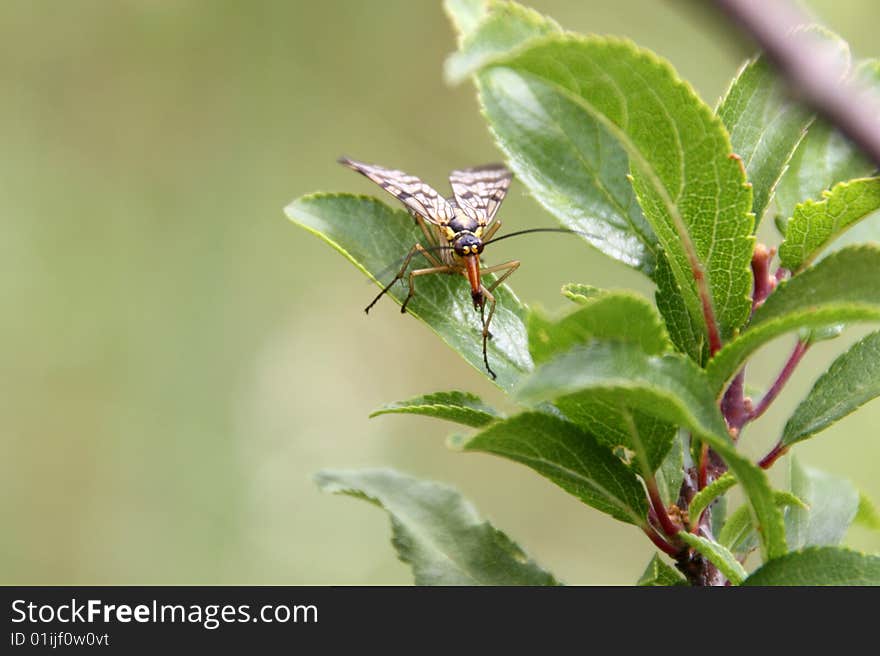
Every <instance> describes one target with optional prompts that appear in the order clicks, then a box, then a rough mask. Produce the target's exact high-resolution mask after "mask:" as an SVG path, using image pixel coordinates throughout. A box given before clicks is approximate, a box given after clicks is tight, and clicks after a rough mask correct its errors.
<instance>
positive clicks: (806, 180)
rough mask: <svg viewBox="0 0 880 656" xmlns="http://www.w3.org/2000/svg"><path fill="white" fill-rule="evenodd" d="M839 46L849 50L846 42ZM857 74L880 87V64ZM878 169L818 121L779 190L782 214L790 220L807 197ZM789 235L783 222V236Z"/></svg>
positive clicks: (864, 67) (868, 65)
mask: <svg viewBox="0 0 880 656" xmlns="http://www.w3.org/2000/svg"><path fill="white" fill-rule="evenodd" d="M840 43H841V47H842V48H847V50H848V46H846V44H845V42H843V41H841V42H840ZM847 56H848V53H847ZM854 75H855V76H856V77H857V78H859V79H861V80H863V81H865V82H866V83H868V84H872V85H875V86H876V87H877V88H880V62H878V61H866V62H863V63H862V64H860V65H859V66H858V67H857V68H856V70H855V72H854ZM876 168H877V167H876V165H874V164H873V163H872V162H871V161H870V160H869V159H867V158H866V157H865V156H864V155H862V154H861V152H860V151H859V150H858V149H857V148H855V147H854V146H853V145H852V144H851V143H850V142H849V140H848V139H847V138H846V137H844V136H843V135H842V134H840V132H838V131H837V130H835V129H834V128H832V127H831V126H830V125H829V124H828V123H827V122H826V121H824V120H822V119H816V120H815V121H814V122H813V124H812V125H811V126H810V127H809V129H808V130H807V136H806V137H804V139H803V140H802V141H801V144H800V146H798V148H797V150H796V151H795V153H794V155H792V157H791V159H790V160H789V162H788V170H787V171H786V172H785V174H784V175H783V176H782V179H781V180H780V181H779V185H778V186H777V188H776V205H777V209H778V212H779V215H780V216H781V217H783V219H788V217H790V216H792V214H793V213H794V208H795V206H796V205H797V204H798V203H802V202H803V201H804V200H806V199H808V198H812V199H819V197H820V195H821V193H822V192H823V191H824V190H826V189H831V188H832V187H833V186H834V185H836V184H837V183H839V182H844V181H845V180H852V179H854V178H863V177H866V176H868V175H871V173H872V172H873V171H875V170H876ZM786 232H787V230H786V229H785V225H784V222H783V230H782V233H783V234H785V233H786Z"/></svg>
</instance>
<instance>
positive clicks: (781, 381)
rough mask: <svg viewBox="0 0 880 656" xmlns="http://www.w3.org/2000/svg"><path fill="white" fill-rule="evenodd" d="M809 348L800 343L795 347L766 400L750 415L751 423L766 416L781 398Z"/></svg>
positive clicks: (802, 342) (807, 344) (761, 401)
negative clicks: (778, 397) (780, 394)
mask: <svg viewBox="0 0 880 656" xmlns="http://www.w3.org/2000/svg"><path fill="white" fill-rule="evenodd" d="M809 348H810V345H809V343H807V342H804V341H798V343H797V345H795V347H794V350H793V351H792V352H791V355H790V356H789V357H788V361H787V362H786V363H785V366H784V367H783V368H782V371H781V372H779V376H777V378H776V380H775V381H774V382H773V385H772V386H771V387H770V389H769V390H767V393H766V394H765V395H764V398H762V399H761V400H760V401H759V402H758V405H756V406H755V409H754V410H752V412H751V414H750V415H749V419H748V420H749V421H753V420H755V419H757V418H758V417H760V416H761V415H763V414H764V412H765V411H766V410H767V408H769V407H770V404H771V403H773V401H774V400H775V399H776V397H777V396H779V393H780V392H781V391H782V388H783V387H785V383H787V382H788V379H789V378H791V374H792V373H793V372H794V370H795V368H796V367H797V366H798V363H799V362H800V361H801V358H803V357H804V354H805V353H806V352H807V350H808V349H809Z"/></svg>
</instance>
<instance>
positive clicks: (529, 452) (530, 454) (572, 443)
mask: <svg viewBox="0 0 880 656" xmlns="http://www.w3.org/2000/svg"><path fill="white" fill-rule="evenodd" d="M456 446H458V448H460V449H462V450H463V451H480V452H483V453H492V454H495V455H498V456H502V457H504V458H508V459H510V460H514V461H516V462H519V463H522V464H524V465H527V466H528V467H531V468H532V469H534V470H535V471H536V472H538V473H539V474H541V475H542V476H545V477H547V478H549V479H550V480H551V481H553V482H554V483H556V484H557V485H558V486H559V487H561V488H562V489H564V490H565V491H566V492H569V493H570V494H573V495H574V496H576V497H577V498H578V499H580V500H581V501H583V502H584V503H586V504H587V505H589V506H592V507H594V508H596V509H598V510H601V511H602V512H605V513H608V514H609V515H611V516H612V517H614V518H616V519H619V520H621V521H623V522H628V523H630V524H635V525H636V526H645V525H646V521H645V517H646V514H647V512H648V505H647V500H646V498H645V492H644V488H643V487H642V484H641V483H640V482H639V480H638V479H637V478H636V477H635V474H633V473H632V472H631V471H630V470H629V469H628V468H627V467H626V465H624V464H623V463H622V462H621V461H620V460H619V459H618V458H617V457H616V456H615V455H614V454H613V453H611V450H610V449H609V448H608V447H606V446H605V445H604V444H602V443H601V442H600V441H599V440H598V439H597V438H596V437H595V436H593V435H591V434H590V433H588V432H586V431H584V430H583V429H581V428H580V427H578V426H576V425H575V424H572V423H571V422H568V421H565V420H563V419H560V418H558V417H554V416H552V415H548V414H542V413H537V412H527V413H523V414H519V415H516V416H514V417H511V418H510V419H507V420H505V421H501V422H498V423H495V424H492V425H491V426H490V427H489V428H487V429H485V430H484V431H482V432H481V433H477V434H476V435H474V436H473V437H471V438H469V439H466V440H464V441H462V442H461V443H459V444H458V445H456Z"/></svg>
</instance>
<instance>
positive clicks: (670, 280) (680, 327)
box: [654, 253, 709, 365]
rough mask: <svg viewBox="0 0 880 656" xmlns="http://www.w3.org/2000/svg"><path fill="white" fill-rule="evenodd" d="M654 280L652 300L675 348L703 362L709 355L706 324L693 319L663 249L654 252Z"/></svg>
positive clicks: (695, 360)
mask: <svg viewBox="0 0 880 656" xmlns="http://www.w3.org/2000/svg"><path fill="white" fill-rule="evenodd" d="M654 282H655V283H656V284H657V291H656V293H655V294H654V300H655V301H656V302H657V309H658V310H660V314H661V315H663V319H664V320H665V321H666V327H667V329H668V330H669V336H670V338H671V339H672V343H673V344H675V348H676V349H678V350H679V351H681V352H682V353H684V354H686V355H687V356H688V357H690V358H691V359H692V360H693V361H694V362H698V363H700V364H701V365H702V364H704V363H705V362H706V361H707V360H708V359H709V341H708V338H707V335H706V333H705V332H704V325H705V324H703V323H702V322H701V321H697V320H695V319H694V318H693V317H692V316H691V315H690V313H689V312H688V308H687V305H686V304H685V300H684V295H683V294H682V293H681V286H680V285H679V284H678V282H677V281H676V280H675V275H674V274H673V272H672V269H671V268H670V265H669V260H668V259H667V258H666V256H665V255H663V253H659V254H658V256H657V268H656V269H655V270H654Z"/></svg>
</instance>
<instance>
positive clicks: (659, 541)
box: [640, 525, 681, 558]
mask: <svg viewBox="0 0 880 656" xmlns="http://www.w3.org/2000/svg"><path fill="white" fill-rule="evenodd" d="M640 528H641V529H642V531H644V532H645V535H647V536H648V539H649V540H651V542H653V543H654V546H656V547H657V548H658V549H659V550H660V551H662V552H663V553H665V554H666V555H667V556H672V557H673V558H678V556H679V554H680V553H681V549H677V548H676V547H673V546H672V545H671V544H669V543H668V542H667V541H666V540H664V539H663V538H661V537H660V536H659V535H658V534H657V531H655V530H654V529H653V528H651V527H650V526H647V525H645V526H641V527H640Z"/></svg>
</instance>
